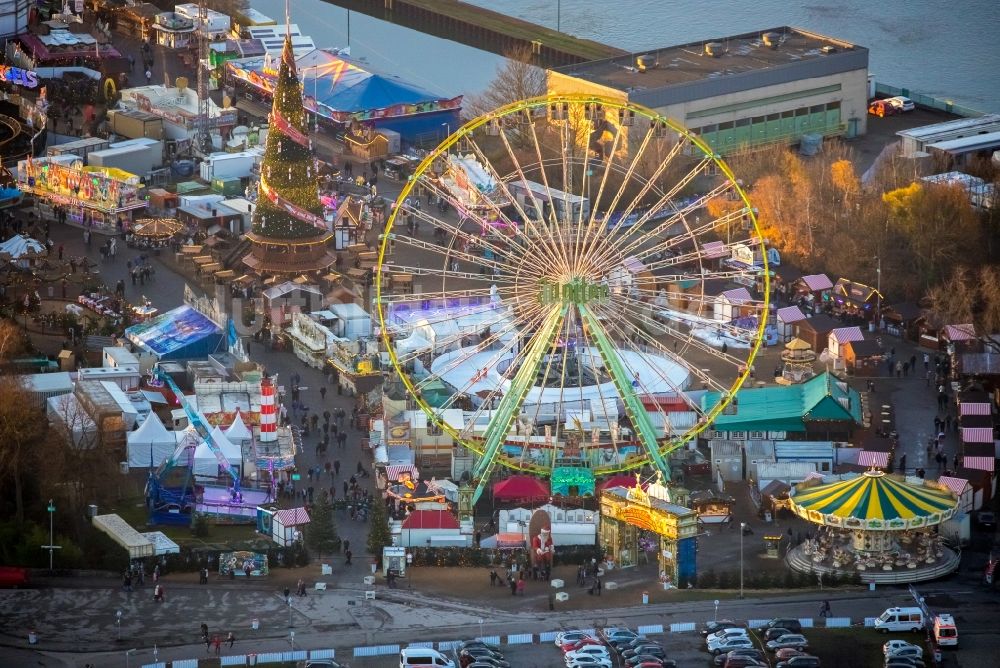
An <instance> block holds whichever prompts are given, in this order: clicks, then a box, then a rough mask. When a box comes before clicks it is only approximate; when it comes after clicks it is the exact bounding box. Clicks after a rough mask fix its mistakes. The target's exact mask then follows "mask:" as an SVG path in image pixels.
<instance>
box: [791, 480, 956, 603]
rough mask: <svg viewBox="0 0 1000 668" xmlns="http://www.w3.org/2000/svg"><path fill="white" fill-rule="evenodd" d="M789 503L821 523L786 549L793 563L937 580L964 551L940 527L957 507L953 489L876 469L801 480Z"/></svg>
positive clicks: (874, 578)
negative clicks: (838, 477)
mask: <svg viewBox="0 0 1000 668" xmlns="http://www.w3.org/2000/svg"><path fill="white" fill-rule="evenodd" d="M789 503H790V506H791V508H792V511H793V512H795V514H796V515H799V516H800V517H803V518H805V519H806V520H808V521H810V522H812V523H813V524H816V525H818V526H819V530H818V531H817V533H816V536H815V537H812V538H810V539H807V540H806V541H804V542H803V543H802V544H801V545H799V546H798V547H796V548H794V549H792V550H789V552H788V556H787V561H788V564H789V565H790V566H791V567H792V568H794V569H795V570H797V571H802V572H815V573H829V574H833V573H837V574H839V575H842V576H844V575H854V574H858V575H860V577H861V579H862V580H863V581H864V582H882V583H885V582H896V583H899V582H920V581H923V580H932V579H934V578H938V577H941V576H943V575H946V574H948V573H951V572H952V571H954V570H955V569H956V568H958V561H959V555H958V554H957V553H956V552H955V551H954V550H952V549H950V548H949V547H947V546H946V545H945V544H944V541H943V539H942V537H941V536H940V534H939V533H938V532H937V530H936V527H937V526H938V525H940V524H942V523H943V522H946V521H947V520H949V519H951V517H952V516H954V515H955V513H956V511H957V509H958V499H957V498H956V497H955V495H954V494H952V493H951V492H949V491H947V490H943V489H938V488H936V487H931V486H929V485H927V484H921V483H912V482H909V481H906V480H904V479H902V478H900V477H898V476H891V475H887V474H886V473H884V472H882V471H878V470H871V471H866V472H865V473H863V474H861V475H859V476H855V477H851V478H847V479H844V480H839V481H837V482H832V483H826V484H823V483H821V482H819V481H806V482H804V483H802V484H799V485H796V487H795V489H794V490H793V492H792V495H791V498H790V499H789Z"/></svg>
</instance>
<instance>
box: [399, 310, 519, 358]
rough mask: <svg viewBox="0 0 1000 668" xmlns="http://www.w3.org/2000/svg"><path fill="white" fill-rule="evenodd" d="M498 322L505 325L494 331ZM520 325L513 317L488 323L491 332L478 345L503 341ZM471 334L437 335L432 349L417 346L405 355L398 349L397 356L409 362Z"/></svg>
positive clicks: (421, 324)
mask: <svg viewBox="0 0 1000 668" xmlns="http://www.w3.org/2000/svg"><path fill="white" fill-rule="evenodd" d="M498 324H502V325H503V326H502V327H500V328H497V329H496V331H493V330H494V328H496V326H497V325H498ZM417 326H418V327H422V326H424V323H419V324H418V325H417ZM518 326H519V325H518V321H516V320H515V319H513V318H506V319H504V320H498V321H497V322H495V323H492V324H490V325H488V327H489V329H490V334H489V335H488V336H487V337H486V338H485V339H482V340H481V341H480V342H479V344H478V345H479V346H480V347H481V346H491V345H493V344H494V343H496V342H498V341H502V340H503V339H504V337H505V336H507V335H509V334H511V333H513V332H516V331H517V328H518ZM470 336H474V333H472V332H467V331H459V332H455V333H453V334H449V335H447V336H445V337H435V339H434V341H433V342H432V348H431V350H430V351H428V350H427V349H421V348H417V349H415V350H413V351H411V352H409V353H406V354H403V355H400V354H399V352H398V351H397V353H396V358H397V360H398V361H400V362H407V361H409V360H412V359H416V358H418V357H420V356H422V355H427V354H431V355H433V354H434V352H435V351H437V350H447V349H448V348H451V347H452V346H453V345H455V344H459V343H461V342H462V341H463V340H465V339H467V338H469V337H470ZM449 370H451V369H449Z"/></svg>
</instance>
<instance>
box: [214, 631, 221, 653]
mask: <svg viewBox="0 0 1000 668" xmlns="http://www.w3.org/2000/svg"><path fill="white" fill-rule="evenodd" d="M212 647H214V648H215V656H219V655H220V654H221V653H222V638H220V637H219V636H218V635H214V636H212Z"/></svg>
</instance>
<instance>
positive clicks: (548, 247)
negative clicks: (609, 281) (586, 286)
mask: <svg viewBox="0 0 1000 668" xmlns="http://www.w3.org/2000/svg"><path fill="white" fill-rule="evenodd" d="M500 138H501V139H502V140H503V144H504V146H505V147H506V149H507V152H508V154H509V155H510V159H511V160H512V161H513V164H514V166H515V168H516V171H517V173H518V174H519V175H520V177H521V179H522V180H524V181H527V179H526V178H525V177H524V170H523V168H522V167H521V163H520V162H519V161H518V160H517V158H516V157H515V156H514V154H513V151H512V150H511V148H510V144H509V142H508V141H507V135H506V134H505V133H504V132H503V131H501V132H500ZM468 142H469V146H470V148H472V150H473V152H474V153H475V154H476V156H477V157H478V158H479V160H480V161H481V162H482V163H483V166H484V168H485V169H486V170H487V171H488V172H489V173H490V175H491V176H492V177H493V178H494V179H495V180H496V182H497V185H499V186H500V188H501V189H502V190H503V191H504V194H505V195H506V197H507V198H508V199H509V200H510V202H511V205H512V206H513V207H514V209H515V210H516V211H517V213H518V215H520V216H521V220H522V221H523V222H524V236H525V237H526V240H527V241H528V242H529V243H531V244H532V246H534V248H535V250H536V252H538V253H539V254H540V256H539V259H542V258H547V259H548V261H550V262H552V263H555V264H556V265H559V266H561V263H560V262H559V253H558V250H557V247H556V244H555V240H554V239H553V237H552V234H551V230H549V229H548V227H547V226H546V227H545V229H542V230H539V229H538V228H537V227H536V221H535V219H534V218H533V217H531V216H529V215H528V213H527V212H526V211H525V210H524V207H523V206H521V203H520V202H519V201H517V197H516V196H515V195H514V193H512V192H511V190H510V188H509V186H508V184H507V182H506V181H505V180H504V179H503V178H501V177H500V175H499V174H498V173H497V171H496V169H495V168H494V167H493V164H492V162H491V161H490V160H488V159H487V157H486V154H485V152H484V151H483V150H482V149H481V148H480V147H479V144H477V143H476V141H475V140H474V139H473V138H472V137H471V136H469V137H468ZM528 193H529V195H531V198H532V201H533V202H535V204H536V207H535V210H536V211H541V208H539V207H538V206H537V200H535V198H534V193H532V192H531V190H528ZM539 222H541V223H542V224H543V225H544V221H539ZM519 236H520V235H519Z"/></svg>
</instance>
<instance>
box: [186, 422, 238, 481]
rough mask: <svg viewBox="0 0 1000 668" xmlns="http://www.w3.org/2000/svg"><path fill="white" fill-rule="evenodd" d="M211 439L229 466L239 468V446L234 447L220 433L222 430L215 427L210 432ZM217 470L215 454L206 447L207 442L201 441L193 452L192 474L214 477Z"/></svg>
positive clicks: (217, 463) (217, 461) (217, 464)
mask: <svg viewBox="0 0 1000 668" xmlns="http://www.w3.org/2000/svg"><path fill="white" fill-rule="evenodd" d="M212 439H213V440H214V441H215V443H216V445H217V446H218V447H219V449H220V450H221V451H222V456H223V457H225V458H226V460H227V461H228V462H229V463H230V464H235V465H237V466H239V465H240V464H242V463H243V450H242V449H241V448H240V446H238V445H235V444H234V443H233V442H232V441H230V440H229V439H228V438H226V435H225V434H224V433H222V429H220V428H219V427H216V428H215V429H213V430H212ZM218 470H219V460H218V459H217V458H216V456H215V453H213V452H212V449H211V448H210V447H209V446H208V442H207V441H202V442H201V443H200V444H199V445H198V447H197V448H196V449H195V451H194V472H195V474H196V475H209V476H214V475H216V474H217V473H218Z"/></svg>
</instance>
